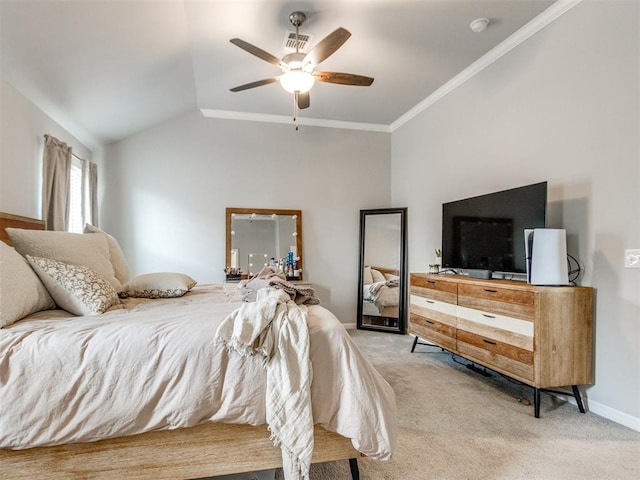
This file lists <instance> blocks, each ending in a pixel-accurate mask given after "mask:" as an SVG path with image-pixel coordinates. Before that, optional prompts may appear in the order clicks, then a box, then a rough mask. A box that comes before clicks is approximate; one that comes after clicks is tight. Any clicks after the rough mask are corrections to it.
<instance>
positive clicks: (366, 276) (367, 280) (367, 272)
mask: <svg viewBox="0 0 640 480" xmlns="http://www.w3.org/2000/svg"><path fill="white" fill-rule="evenodd" d="M372 283H373V277H372V276H371V267H364V271H363V272H362V284H363V285H371V284H372Z"/></svg>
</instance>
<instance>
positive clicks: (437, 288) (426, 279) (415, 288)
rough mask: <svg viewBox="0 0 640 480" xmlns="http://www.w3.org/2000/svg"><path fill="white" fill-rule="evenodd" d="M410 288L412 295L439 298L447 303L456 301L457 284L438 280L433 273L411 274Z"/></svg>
mask: <svg viewBox="0 0 640 480" xmlns="http://www.w3.org/2000/svg"><path fill="white" fill-rule="evenodd" d="M410 283H411V285H410V290H411V293H412V294H414V295H420V296H421V297H425V298H431V299H433V300H440V301H442V302H447V303H453V304H455V303H457V298H458V284H457V283H453V282H447V281H445V280H439V279H438V278H437V277H436V276H435V275H430V276H422V275H416V274H412V275H411V282H410Z"/></svg>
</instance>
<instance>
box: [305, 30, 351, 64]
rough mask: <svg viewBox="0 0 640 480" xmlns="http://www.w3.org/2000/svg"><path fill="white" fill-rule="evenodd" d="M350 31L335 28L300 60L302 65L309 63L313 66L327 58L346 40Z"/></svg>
mask: <svg viewBox="0 0 640 480" xmlns="http://www.w3.org/2000/svg"><path fill="white" fill-rule="evenodd" d="M350 36H351V33H349V31H348V30H345V29H344V28H342V27H340V28H337V29H335V30H334V31H333V32H331V33H330V34H329V35H327V36H326V37H324V38H323V39H322V40H320V41H319V42H318V43H317V45H316V46H315V47H313V48H312V49H311V51H310V52H309V53H307V55H306V56H305V57H304V59H303V60H302V65H303V66H305V65H308V64H311V65H313V66H314V67H315V66H316V65H318V64H319V63H320V62H322V61H323V60H325V59H327V58H329V56H330V55H332V54H333V52H335V51H336V50H338V49H339V48H340V47H341V46H342V44H343V43H344V42H346V41H347V40H348V39H349V37H350Z"/></svg>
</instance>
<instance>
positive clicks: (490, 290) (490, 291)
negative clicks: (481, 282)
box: [484, 288, 498, 293]
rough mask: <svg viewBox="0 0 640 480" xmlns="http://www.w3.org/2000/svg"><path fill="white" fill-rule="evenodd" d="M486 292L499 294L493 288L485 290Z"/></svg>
mask: <svg viewBox="0 0 640 480" xmlns="http://www.w3.org/2000/svg"><path fill="white" fill-rule="evenodd" d="M484 291H485V292H488V293H498V290H493V289H491V288H485V289H484Z"/></svg>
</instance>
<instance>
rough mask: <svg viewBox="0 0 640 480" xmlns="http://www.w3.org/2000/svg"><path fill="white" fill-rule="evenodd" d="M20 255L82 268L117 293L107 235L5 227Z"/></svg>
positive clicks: (116, 281)
mask: <svg viewBox="0 0 640 480" xmlns="http://www.w3.org/2000/svg"><path fill="white" fill-rule="evenodd" d="M5 230H6V232H7V233H8V234H9V237H10V238H11V241H12V242H13V244H14V245H15V247H16V250H17V251H18V253H20V254H21V255H23V256H26V255H31V256H32V257H43V258H50V259H52V260H58V261H59V262H65V263H71V264H74V265H83V266H85V267H88V268H90V269H91V270H93V271H95V272H96V273H97V274H98V275H100V276H101V277H102V278H104V279H105V280H107V281H108V282H109V283H110V284H111V285H112V286H113V288H115V289H116V290H117V289H118V288H120V285H121V283H120V282H119V281H118V279H117V278H116V277H115V272H114V270H113V266H112V265H111V255H110V254H109V245H108V244H107V240H106V238H105V237H104V235H83V234H82V233H68V232H52V231H45V230H22V229H19V228H6V229H5Z"/></svg>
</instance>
